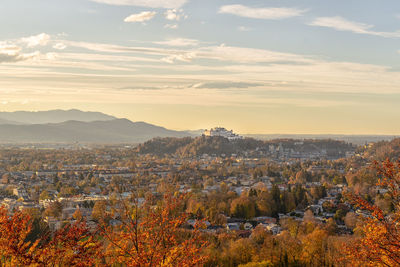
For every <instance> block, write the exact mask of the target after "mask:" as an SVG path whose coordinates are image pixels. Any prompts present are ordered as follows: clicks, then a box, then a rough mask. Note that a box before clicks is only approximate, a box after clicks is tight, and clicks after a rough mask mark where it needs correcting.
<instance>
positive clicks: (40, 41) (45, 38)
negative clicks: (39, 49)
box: [21, 33, 50, 47]
mask: <svg viewBox="0 0 400 267" xmlns="http://www.w3.org/2000/svg"><path fill="white" fill-rule="evenodd" d="M49 41H50V35H48V34H46V33H41V34H38V35H34V36H30V37H25V38H21V42H23V43H25V44H26V46H27V47H35V46H44V45H47V44H48V43H49Z"/></svg>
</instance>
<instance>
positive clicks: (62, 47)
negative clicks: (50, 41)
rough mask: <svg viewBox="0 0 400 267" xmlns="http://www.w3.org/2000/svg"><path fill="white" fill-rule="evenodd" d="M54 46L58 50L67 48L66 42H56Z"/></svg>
mask: <svg viewBox="0 0 400 267" xmlns="http://www.w3.org/2000/svg"><path fill="white" fill-rule="evenodd" d="M53 48H54V49H57V50H64V49H65V48H67V46H66V45H65V44H64V43H56V44H55V45H53Z"/></svg>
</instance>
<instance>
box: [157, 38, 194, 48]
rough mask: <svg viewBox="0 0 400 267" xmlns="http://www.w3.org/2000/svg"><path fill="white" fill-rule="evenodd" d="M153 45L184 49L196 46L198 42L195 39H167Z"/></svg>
mask: <svg viewBox="0 0 400 267" xmlns="http://www.w3.org/2000/svg"><path fill="white" fill-rule="evenodd" d="M154 43H155V44H160V45H166V46H176V47H186V46H197V45H199V41H198V40H195V39H186V38H175V39H167V40H165V41H160V42H154Z"/></svg>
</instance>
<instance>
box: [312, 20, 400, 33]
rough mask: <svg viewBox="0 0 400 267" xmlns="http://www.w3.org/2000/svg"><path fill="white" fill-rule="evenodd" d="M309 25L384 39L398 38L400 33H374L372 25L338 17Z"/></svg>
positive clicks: (316, 21) (315, 21)
mask: <svg viewBox="0 0 400 267" xmlns="http://www.w3.org/2000/svg"><path fill="white" fill-rule="evenodd" d="M309 25H311V26H319V27H326V28H332V29H335V30H337V31H348V32H353V33H358V34H368V35H374V36H380V37H386V38H399V37H400V31H396V32H380V31H374V30H372V28H373V27H374V25H369V24H365V23H360V22H354V21H350V20H347V19H345V18H343V17H340V16H336V17H320V18H316V19H315V20H314V21H312V22H311V23H309Z"/></svg>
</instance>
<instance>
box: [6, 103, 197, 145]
mask: <svg viewBox="0 0 400 267" xmlns="http://www.w3.org/2000/svg"><path fill="white" fill-rule="evenodd" d="M191 135H192V134H190V133H188V132H183V131H173V130H168V129H166V128H163V127H160V126H156V125H152V124H148V123H145V122H132V121H130V120H128V119H118V118H116V117H113V116H109V115H106V114H103V113H100V112H83V111H80V110H51V111H40V112H27V111H18V112H0V143H72V142H86V143H140V142H144V141H147V140H149V139H152V138H154V137H185V136H191Z"/></svg>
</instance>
